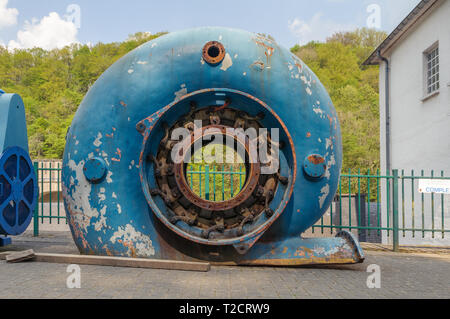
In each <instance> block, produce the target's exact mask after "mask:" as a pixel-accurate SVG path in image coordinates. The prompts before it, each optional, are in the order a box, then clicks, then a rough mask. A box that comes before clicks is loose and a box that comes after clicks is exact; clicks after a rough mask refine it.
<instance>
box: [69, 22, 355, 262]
mask: <svg viewBox="0 0 450 319" xmlns="http://www.w3.org/2000/svg"><path fill="white" fill-rule="evenodd" d="M210 41H217V42H219V43H220V44H222V45H223V48H224V50H225V52H226V54H225V56H224V57H223V60H221V61H220V63H217V64H214V63H213V62H211V61H207V60H205V58H204V55H203V54H204V52H203V50H204V47H205V44H207V43H209V42H210ZM219 97H220V98H219ZM228 98H229V99H230V100H231V101H232V102H231V105H230V106H229V107H231V108H235V109H239V110H243V111H245V112H246V113H247V114H249V115H251V116H256V114H258V113H261V112H262V113H264V115H265V116H264V119H263V120H262V122H263V125H264V126H265V127H268V128H274V127H277V128H279V129H280V131H281V133H280V139H281V141H282V142H283V143H284V145H285V147H284V148H282V151H281V152H280V153H281V160H280V164H281V173H282V174H283V175H284V176H285V177H287V178H288V182H287V183H285V184H286V185H282V184H281V183H279V185H278V187H277V190H276V193H275V195H274V199H273V200H272V202H271V203H270V208H271V210H272V211H273V214H270V215H268V216H261V217H259V219H258V220H257V221H255V223H254V224H253V225H245V227H244V231H243V234H242V233H240V234H238V235H236V236H231V235H230V236H229V237H227V238H225V237H224V238H222V237H221V236H222V235H221V234H220V233H217V234H216V235H214V236H212V238H202V237H201V236H200V235H198V234H197V233H196V231H197V230H195V229H193V227H192V226H190V225H188V224H186V223H184V222H183V221H181V222H179V223H178V224H176V225H175V226H174V225H173V223H171V222H169V221H168V220H169V218H168V216H169V215H170V210H169V209H167V208H166V207H165V205H164V201H163V200H162V199H161V198H160V197H158V196H155V194H152V193H151V188H152V187H153V186H155V183H156V182H155V178H154V174H155V168H154V167H153V166H152V165H151V163H148V160H147V158H148V155H150V154H153V155H155V152H156V151H157V149H158V147H159V145H160V140H161V139H162V138H163V137H164V129H163V127H164V125H163V123H168V124H171V125H172V124H173V123H175V122H176V120H177V119H178V118H180V117H182V116H184V115H185V114H187V113H188V112H189V105H192V101H195V103H197V104H198V105H199V106H200V107H201V106H207V105H211V104H217V105H219V106H220V104H221V103H224V102H223V101H222V102H220V101H219V100H227V99H228ZM66 139H67V141H66V148H65V152H64V165H63V172H62V181H63V196H64V201H65V206H66V211H67V214H68V217H69V224H70V227H71V230H72V234H73V238H74V240H75V243H76V245H77V246H78V248H79V250H80V252H81V253H83V254H95V255H114V256H127V257H142V258H155V259H177V260H207V261H212V262H222V263H229V264H242V265H244V264H245V265H301V264H315V263H330V264H336V263H357V262H362V260H363V259H364V256H363V253H362V251H361V249H360V247H359V244H358V242H357V241H356V240H355V238H354V237H353V236H352V235H351V234H349V233H347V232H342V233H339V234H338V236H337V237H335V238H321V239H304V238H302V237H301V234H302V233H304V232H305V231H306V230H307V229H309V228H310V227H311V226H312V225H314V224H315V223H316V222H317V221H318V220H319V219H320V218H321V217H322V216H323V215H324V213H325V212H326V211H327V210H328V208H329V207H330V205H331V202H332V200H333V197H334V195H335V193H336V190H337V187H338V181H339V176H340V170H341V166H342V142H341V133H340V126H339V120H338V117H337V114H336V111H335V109H334V107H333V104H332V101H331V99H330V97H329V95H328V94H327V92H326V90H325V88H324V87H323V85H322V84H321V83H320V81H319V79H318V78H317V77H316V75H314V73H313V72H312V71H311V70H310V69H309V68H308V66H306V65H305V64H304V63H303V62H302V61H301V60H300V59H299V58H298V57H297V56H295V55H294V54H292V53H291V52H290V51H289V50H287V49H285V48H283V47H280V46H279V45H277V43H276V42H275V41H273V40H271V39H269V38H267V37H265V36H263V35H258V34H253V33H249V32H245V31H240V30H235V29H228V28H215V27H208V28H198V29H193V30H187V31H182V32H175V33H170V34H168V35H165V36H162V37H160V38H157V39H155V40H153V41H150V42H148V43H146V44H144V45H142V46H140V47H139V48H137V49H135V50H134V51H132V52H130V53H129V54H127V55H126V56H125V57H123V58H121V59H120V60H119V61H118V62H116V63H115V64H114V65H113V66H112V67H110V68H109V69H108V70H107V71H106V72H105V73H104V74H103V75H102V76H101V77H100V78H99V79H98V81H97V82H96V83H95V84H94V86H93V87H92V88H91V89H90V91H89V92H88V94H87V95H86V97H85V99H84V101H83V102H82V104H81V106H80V107H79V109H78V111H77V113H76V115H75V117H74V120H73V123H72V125H71V127H70V130H69V132H68V135H67V138H66Z"/></svg>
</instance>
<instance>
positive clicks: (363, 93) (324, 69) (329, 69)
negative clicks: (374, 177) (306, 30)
mask: <svg viewBox="0 0 450 319" xmlns="http://www.w3.org/2000/svg"><path fill="white" fill-rule="evenodd" d="M386 36H387V35H386V34H385V33H384V32H379V31H375V30H371V29H367V28H363V29H357V30H355V31H353V32H341V33H336V34H334V35H333V36H331V37H330V38H328V39H327V41H326V42H325V43H320V42H310V43H308V44H306V45H304V46H300V45H296V46H294V47H293V48H292V49H291V51H292V52H293V53H294V54H296V55H297V56H299V57H300V58H301V59H302V60H303V61H304V62H305V63H306V64H307V65H308V66H309V67H310V68H311V69H312V70H313V71H314V72H315V73H316V74H317V76H318V77H319V79H320V80H321V82H322V83H323V84H324V85H325V87H326V88H327V90H328V92H329V94H330V96H331V99H332V100H333V103H334V105H335V107H336V109H337V112H338V114H339V119H340V121H341V126H342V138H343V148H344V167H343V169H344V172H348V170H349V169H357V168H364V169H371V170H372V171H375V170H376V169H378V168H379V166H380V162H379V158H380V152H379V135H380V134H379V131H380V130H379V100H378V68H377V67H376V66H371V67H365V66H362V63H363V62H364V60H365V58H367V57H368V56H369V54H370V53H371V52H372V51H373V50H375V48H376V47H377V45H378V44H379V43H380V42H381V41H383V39H385V37H386Z"/></svg>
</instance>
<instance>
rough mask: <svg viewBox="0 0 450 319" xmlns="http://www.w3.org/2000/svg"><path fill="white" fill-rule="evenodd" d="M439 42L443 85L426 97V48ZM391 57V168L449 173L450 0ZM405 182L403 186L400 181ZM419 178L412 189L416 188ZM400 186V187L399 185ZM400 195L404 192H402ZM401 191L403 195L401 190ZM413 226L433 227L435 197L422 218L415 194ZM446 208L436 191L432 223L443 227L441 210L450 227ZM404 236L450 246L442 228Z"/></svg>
mask: <svg viewBox="0 0 450 319" xmlns="http://www.w3.org/2000/svg"><path fill="white" fill-rule="evenodd" d="M436 42H439V56H440V90H439V94H437V95H435V96H433V97H430V98H428V99H426V100H423V98H424V96H425V91H424V65H425V64H424V55H423V53H424V51H426V50H427V49H429V48H430V47H431V46H432V45H433V44H435V43H436ZM385 56H386V57H387V58H388V59H389V61H390V67H391V72H390V104H391V105H390V110H391V167H392V168H393V169H400V170H401V169H404V170H405V175H408V176H410V175H411V170H415V171H416V175H418V174H420V170H422V169H423V170H425V175H426V176H429V175H430V171H431V170H435V176H440V174H441V171H445V176H450V0H446V1H443V2H442V4H441V5H440V6H439V7H437V8H435V9H434V10H433V12H432V13H431V14H430V15H428V16H427V17H426V18H425V19H424V20H422V21H420V22H419V23H418V24H417V25H416V26H415V27H414V28H413V29H411V30H410V31H409V34H408V35H407V36H406V37H404V38H403V39H402V40H401V41H400V42H398V43H397V44H396V45H395V46H394V48H393V49H392V50H391V52H388V53H386V54H385ZM384 78H385V65H384V63H383V64H381V65H380V128H381V167H382V171H383V172H385V171H386V152H385V149H386V147H385V145H386V144H385V141H386V135H385V127H386V126H385V125H386V117H385V90H384V83H385V82H384ZM400 186H401V185H400ZM417 188H418V186H417V182H416V183H415V185H414V189H416V191H417ZM405 190H406V191H405V207H404V211H405V226H406V227H407V228H411V226H412V225H413V220H412V219H411V217H410V216H411V212H412V210H413V206H412V204H411V201H412V198H411V197H412V196H411V183H410V182H409V181H406V182H405ZM400 191H401V187H400ZM382 194H383V196H382V203H383V217H384V219H383V224H384V225H386V223H387V221H386V218H385V216H386V207H387V206H386V205H387V203H386V196H385V195H386V186H385V185H383V191H382ZM400 194H401V193H400ZM400 196H401V195H400ZM414 197H415V205H414V212H415V218H414V225H415V227H416V228H421V227H422V221H423V220H424V221H425V224H424V226H425V228H431V227H432V226H433V223H432V212H431V210H432V209H431V196H430V195H426V196H425V202H424V218H422V203H421V194H419V193H417V192H416V193H415V194H414ZM399 200H400V206H399V213H400V226H402V223H403V216H402V213H403V208H402V198H401V197H400V198H399ZM443 208H444V209H443V210H442V200H441V196H440V195H439V196H438V195H435V206H434V213H435V218H434V227H435V228H437V229H439V230H441V228H442V225H441V222H442V212H443V211H444V215H445V216H444V218H445V219H446V225H444V226H445V227H446V229H450V199H449V196H446V197H445V198H444V205H443ZM401 235H402V237H400V243H401V244H432V245H450V234H446V239H445V240H443V239H442V234H441V233H436V234H435V238H432V235H431V234H427V235H426V236H425V238H422V233H420V234H417V233H416V234H415V235H416V236H415V238H413V237H412V234H411V233H410V232H408V233H407V234H406V237H405V238H404V237H403V233H402V234H401ZM384 242H385V243H388V242H391V238H387V237H386V236H385V237H384Z"/></svg>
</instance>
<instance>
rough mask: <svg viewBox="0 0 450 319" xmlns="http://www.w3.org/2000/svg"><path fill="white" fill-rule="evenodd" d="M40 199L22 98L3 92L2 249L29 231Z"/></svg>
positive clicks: (0, 124) (0, 129) (0, 95)
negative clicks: (17, 236)
mask: <svg viewBox="0 0 450 319" xmlns="http://www.w3.org/2000/svg"><path fill="white" fill-rule="evenodd" d="M37 196H38V188H37V180H36V175H35V172H34V168H33V164H32V162H31V159H30V156H29V154H28V137H27V126H26V121H25V108H24V104H23V101H22V98H21V97H20V96H19V95H17V94H6V93H5V92H4V91H2V90H0V246H4V245H6V244H9V243H11V239H10V237H6V236H9V235H20V234H22V233H23V232H24V231H25V230H26V229H27V227H28V225H29V224H30V222H31V219H32V216H33V210H34V207H35V203H36V200H37Z"/></svg>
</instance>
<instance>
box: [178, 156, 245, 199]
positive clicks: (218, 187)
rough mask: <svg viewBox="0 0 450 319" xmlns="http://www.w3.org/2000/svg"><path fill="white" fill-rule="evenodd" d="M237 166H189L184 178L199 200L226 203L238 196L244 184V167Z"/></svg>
mask: <svg viewBox="0 0 450 319" xmlns="http://www.w3.org/2000/svg"><path fill="white" fill-rule="evenodd" d="M237 166H238V167H236V166H235V165H230V164H221V165H201V164H197V165H196V164H190V165H188V167H187V170H186V176H187V180H188V183H189V185H190V187H191V189H192V190H193V191H194V193H196V194H197V195H198V196H199V197H200V198H203V199H206V200H210V201H213V202H220V201H227V200H230V199H232V198H233V197H234V196H236V195H238V194H239V192H240V191H241V189H242V187H243V185H244V183H245V178H246V174H247V173H246V169H245V165H244V164H242V165H237Z"/></svg>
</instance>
